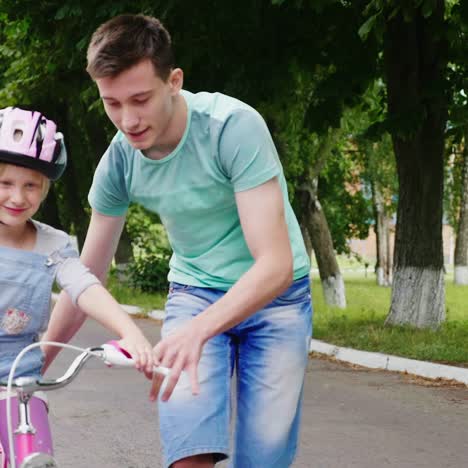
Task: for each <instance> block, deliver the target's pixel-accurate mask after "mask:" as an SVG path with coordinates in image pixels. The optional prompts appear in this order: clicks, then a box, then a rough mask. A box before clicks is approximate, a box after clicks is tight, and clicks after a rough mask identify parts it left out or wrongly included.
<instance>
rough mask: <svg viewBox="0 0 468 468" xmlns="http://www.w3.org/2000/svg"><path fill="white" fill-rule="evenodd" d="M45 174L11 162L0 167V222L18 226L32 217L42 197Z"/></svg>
mask: <svg viewBox="0 0 468 468" xmlns="http://www.w3.org/2000/svg"><path fill="white" fill-rule="evenodd" d="M44 179H45V176H43V175H42V174H41V173H40V172H37V171H34V170H32V169H26V168H25V167H20V166H14V165H12V164H6V165H3V164H2V165H1V167H0V222H1V223H3V224H4V225H7V226H11V227H18V226H21V225H22V224H24V223H26V222H27V221H28V219H29V218H31V217H33V216H34V214H35V213H36V212H37V210H38V209H39V206H40V204H41V202H42V200H43V197H44V183H45V180H44Z"/></svg>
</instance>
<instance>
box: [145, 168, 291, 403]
mask: <svg viewBox="0 0 468 468" xmlns="http://www.w3.org/2000/svg"><path fill="white" fill-rule="evenodd" d="M236 203H237V209H238V212H239V218H240V221H241V225H242V230H243V233H244V237H245V240H246V243H247V246H248V248H249V250H250V252H251V254H252V257H253V258H254V264H253V265H252V267H251V268H250V269H249V270H248V271H247V272H246V273H245V274H244V275H242V276H241V278H240V279H239V280H238V281H237V282H236V283H235V284H234V286H233V287H232V288H231V289H230V290H229V291H228V292H227V293H226V294H225V295H224V296H223V297H222V298H221V299H220V300H218V301H217V302H216V303H214V304H212V305H211V306H210V307H208V308H207V309H206V310H205V311H204V312H203V313H201V314H200V315H198V316H197V317H195V318H194V319H193V320H191V321H190V322H189V323H188V324H187V325H186V326H184V327H182V328H181V329H180V330H178V331H177V332H176V333H174V334H172V335H170V336H168V337H166V338H164V339H163V340H161V341H160V342H159V343H158V344H157V345H156V346H155V348H154V355H155V359H156V360H157V361H159V362H160V363H161V364H162V365H165V366H168V367H171V368H172V372H171V375H170V377H169V381H168V383H167V386H166V389H165V391H164V393H163V395H162V399H163V400H167V399H168V398H169V397H170V395H171V393H172V390H173V389H174V387H175V385H176V383H177V381H178V379H179V376H180V373H181V372H182V370H185V371H186V372H187V373H188V374H189V376H190V380H191V385H192V392H193V393H195V394H196V393H198V391H199V388H198V377H197V366H198V362H199V360H200V355H201V350H202V348H203V345H204V344H205V342H206V341H207V340H208V339H210V338H211V337H213V336H215V335H217V334H219V333H222V332H224V331H226V330H228V329H230V328H232V327H233V326H235V325H237V324H238V323H240V322H242V321H243V320H245V319H246V318H247V317H249V316H251V315H252V314H254V313H255V312H256V311H257V310H259V309H261V308H262V307H264V306H265V305H266V304H268V303H269V302H271V300H272V299H274V298H275V297H276V296H278V295H279V294H281V293H282V292H283V291H284V290H286V289H287V288H288V287H289V286H290V284H291V283H292V281H293V256H292V251H291V244H290V240H289V235H288V228H287V224H286V221H285V210H284V203H283V195H282V192H281V188H280V185H279V182H278V179H277V178H276V177H275V178H273V179H270V180H269V181H268V182H265V183H264V184H262V185H259V186H257V187H255V188H252V189H249V190H245V191H241V192H237V193H236ZM160 386H161V378H159V377H156V378H155V380H154V381H153V387H152V389H151V393H150V398H151V399H155V398H156V396H157V393H158V392H159V388H160Z"/></svg>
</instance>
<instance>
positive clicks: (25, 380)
mask: <svg viewBox="0 0 468 468" xmlns="http://www.w3.org/2000/svg"><path fill="white" fill-rule="evenodd" d="M92 357H96V358H99V359H100V360H101V361H103V362H104V363H105V364H106V365H108V366H109V367H112V366H119V367H131V366H133V365H134V361H133V359H132V357H131V356H130V354H129V353H128V352H127V351H126V350H125V349H123V348H121V347H120V346H119V345H118V343H117V342H115V341H110V342H109V343H106V344H103V345H101V346H96V347H94V348H88V349H86V350H85V351H84V352H82V353H81V354H80V355H78V356H77V357H76V358H75V359H74V360H73V362H72V363H71V364H70V366H69V368H68V369H67V370H66V371H65V373H64V374H63V375H62V376H61V377H58V378H57V379H48V380H45V379H44V380H43V379H41V380H37V379H35V378H34V377H18V378H16V379H15V380H14V381H13V384H12V389H15V390H17V391H22V392H28V393H31V392H36V391H38V390H41V391H49V390H55V389H57V388H61V387H64V386H66V385H68V384H69V383H71V382H72V381H73V380H74V379H75V378H76V376H77V375H78V374H79V372H80V371H81V369H82V368H83V367H84V365H85V363H86V362H87V361H88V360H89V359H90V358H92ZM153 372H157V373H159V374H163V375H165V376H166V375H169V373H170V369H168V368H167V367H163V366H158V367H156V366H155V367H154V368H153ZM6 386H7V383H6V382H0V387H6Z"/></svg>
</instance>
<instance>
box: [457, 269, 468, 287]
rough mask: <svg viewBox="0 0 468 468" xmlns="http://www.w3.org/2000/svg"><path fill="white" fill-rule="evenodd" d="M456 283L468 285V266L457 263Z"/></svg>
mask: <svg viewBox="0 0 468 468" xmlns="http://www.w3.org/2000/svg"><path fill="white" fill-rule="evenodd" d="M454 281H455V284H458V285H461V286H468V266H461V265H455V275H454Z"/></svg>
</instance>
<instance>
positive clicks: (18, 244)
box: [0, 107, 153, 459]
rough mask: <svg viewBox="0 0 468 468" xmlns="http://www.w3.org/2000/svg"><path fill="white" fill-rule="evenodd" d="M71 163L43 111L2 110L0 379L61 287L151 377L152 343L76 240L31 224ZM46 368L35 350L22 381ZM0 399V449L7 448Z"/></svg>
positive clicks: (40, 407) (39, 405)
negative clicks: (55, 285)
mask: <svg viewBox="0 0 468 468" xmlns="http://www.w3.org/2000/svg"><path fill="white" fill-rule="evenodd" d="M66 162H67V156H66V150H65V145H64V141H63V135H62V134H61V133H59V132H57V127H56V125H55V123H54V122H52V121H51V120H48V119H46V118H45V117H44V116H43V115H42V114H41V113H39V112H34V111H26V110H22V109H19V108H12V107H8V108H6V109H0V380H4V381H5V380H7V378H8V373H9V370H10V368H11V364H12V362H13V360H14V358H15V357H16V355H17V354H18V353H19V352H20V351H21V349H22V348H24V347H25V346H27V345H28V344H30V343H33V342H35V341H38V340H39V335H40V333H41V332H42V331H44V330H45V328H46V327H47V323H48V320H49V312H50V298H51V292H52V285H53V283H54V281H55V280H56V281H57V283H58V284H59V286H60V287H61V288H63V289H65V290H66V291H67V293H68V294H69V295H70V297H71V299H72V301H73V302H74V304H75V305H78V306H79V307H80V308H81V309H82V310H83V311H84V312H86V313H87V314H88V315H90V316H92V317H93V318H95V319H96V320H97V321H98V322H100V323H101V324H102V325H104V326H105V327H106V328H108V329H110V330H112V331H113V332H114V333H116V334H117V335H119V336H120V337H121V338H122V340H121V342H120V343H121V346H122V347H124V348H126V349H127V350H128V351H129V352H130V354H131V355H132V356H133V358H134V359H135V362H136V366H137V368H139V369H141V370H144V371H145V372H146V373H150V372H151V370H152V365H153V364H152V358H151V354H152V347H151V345H150V343H149V342H148V341H147V340H146V338H145V337H144V336H143V334H142V333H141V331H140V330H139V328H138V327H137V326H136V325H135V324H134V323H133V321H132V320H131V319H130V318H129V317H128V315H127V314H126V313H125V311H123V310H122V309H121V308H120V306H119V304H118V303H117V302H116V301H115V300H114V298H113V297H112V296H111V295H110V294H109V293H108V292H107V290H106V289H105V288H104V287H103V286H102V285H101V284H100V282H99V280H98V279H97V278H96V277H95V276H94V275H92V274H91V273H90V272H89V270H88V269H87V268H86V267H85V266H84V265H83V264H82V263H81V262H80V260H79V257H78V252H77V251H76V250H75V249H74V248H73V247H72V242H71V239H70V237H69V236H68V235H67V234H66V233H64V232H62V231H58V230H56V229H54V228H52V227H50V226H48V225H46V224H43V223H39V222H38V221H34V220H33V219H32V217H33V216H34V215H35V213H36V212H37V210H38V209H39V206H40V204H41V202H42V201H43V200H44V198H45V196H46V194H47V191H48V189H49V186H50V181H51V180H57V179H58V178H59V177H60V176H61V175H62V173H63V171H64V170H65V166H66ZM42 364H43V355H42V353H41V351H40V349H39V348H35V349H33V350H31V351H30V352H29V353H27V354H26V355H25V356H24V359H22V360H21V361H20V364H19V367H18V368H17V372H16V374H15V377H20V376H25V375H28V376H35V377H39V376H40V374H41V368H42ZM1 395H2V394H1V392H0V442H1V445H3V447H4V448H6V447H7V445H8V444H7V434H6V428H5V419H6V417H5V401H4V399H2V396H1ZM35 400H36V401H33V402H32V403H31V408H32V411H33V417H34V420H35V421H38V423H37V424H38V426H39V427H37V429H38V435H40V436H39V437H37V439H38V440H37V442H38V443H41V444H44V445H45V446H48V447H51V444H50V430H49V426H48V422H47V417H46V411H47V409H46V406H45V403H44V402H43V401H42V400H39V399H37V398H36V399H35ZM0 459H1V454H0Z"/></svg>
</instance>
